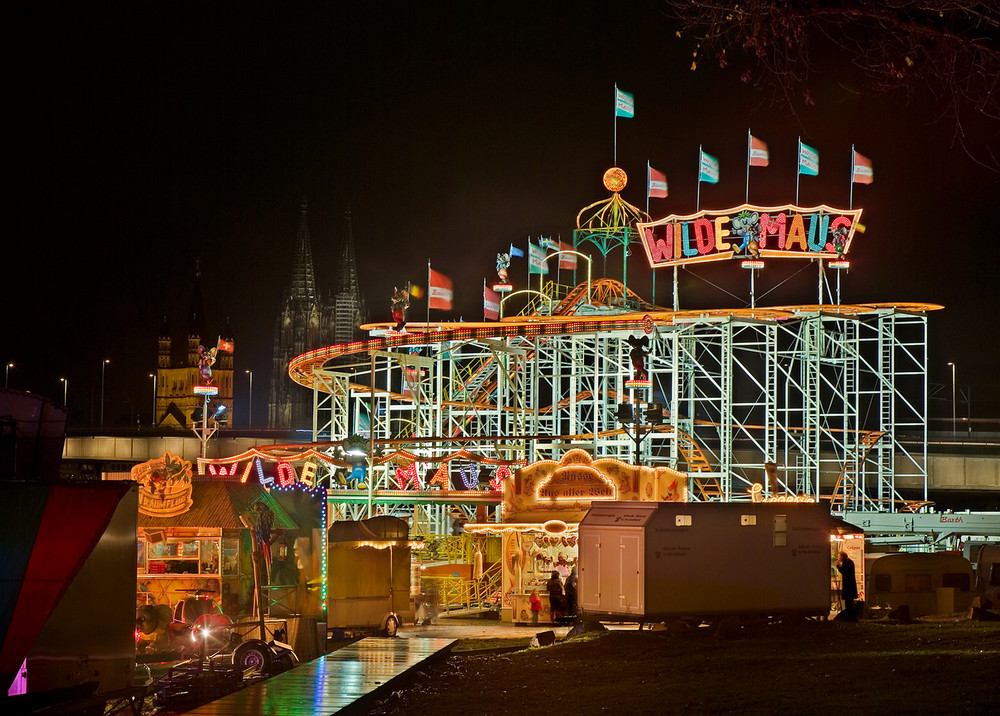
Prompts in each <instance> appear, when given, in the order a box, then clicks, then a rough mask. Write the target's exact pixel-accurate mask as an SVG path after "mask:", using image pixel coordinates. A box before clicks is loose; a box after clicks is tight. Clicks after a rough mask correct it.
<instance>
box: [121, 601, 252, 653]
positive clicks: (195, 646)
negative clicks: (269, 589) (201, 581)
mask: <svg viewBox="0 0 1000 716" xmlns="http://www.w3.org/2000/svg"><path fill="white" fill-rule="evenodd" d="M192 591H194V594H192V595H191V596H187V597H184V598H183V599H181V600H179V601H178V602H177V604H175V605H174V608H173V610H171V608H170V607H169V605H166V604H143V605H142V606H139V607H137V608H136V612H135V639H136V651H137V653H139V654H142V653H145V652H146V651H147V650H148V649H150V647H152V650H151V651H153V652H158V651H179V652H180V653H181V655H182V656H185V657H186V656H190V655H192V654H194V653H195V652H197V651H198V650H199V649H203V650H204V651H208V650H211V651H213V652H218V651H222V650H226V649H231V648H233V647H234V646H236V644H237V643H239V641H240V637H239V634H238V633H237V632H236V631H234V629H233V626H234V623H233V620H232V619H231V618H230V617H229V616H228V615H226V614H225V613H223V611H222V607H221V606H220V605H219V603H218V602H217V601H216V600H215V599H213V598H212V597H210V596H208V593H207V592H206V591H205V590H202V589H197V590H192Z"/></svg>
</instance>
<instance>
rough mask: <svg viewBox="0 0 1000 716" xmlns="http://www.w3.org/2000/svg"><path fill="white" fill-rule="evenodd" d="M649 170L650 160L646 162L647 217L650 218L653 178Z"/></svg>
mask: <svg viewBox="0 0 1000 716" xmlns="http://www.w3.org/2000/svg"><path fill="white" fill-rule="evenodd" d="M649 170H650V165H649V160H648V159H647V160H646V215H647V216H649V189H650V182H651V181H652V177H651V176H650V173H649Z"/></svg>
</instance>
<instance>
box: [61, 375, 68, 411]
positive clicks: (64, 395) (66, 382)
mask: <svg viewBox="0 0 1000 716" xmlns="http://www.w3.org/2000/svg"><path fill="white" fill-rule="evenodd" d="M59 382H61V383H62V384H63V407H64V408H65V407H66V395H67V393H68V392H69V381H68V380H66V379H65V378H60V379H59Z"/></svg>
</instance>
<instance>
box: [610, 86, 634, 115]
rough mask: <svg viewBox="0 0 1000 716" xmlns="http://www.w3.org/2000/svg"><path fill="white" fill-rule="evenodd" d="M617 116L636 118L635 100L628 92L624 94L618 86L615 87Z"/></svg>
mask: <svg viewBox="0 0 1000 716" xmlns="http://www.w3.org/2000/svg"><path fill="white" fill-rule="evenodd" d="M615 116H616V117H634V116H635V100H634V99H633V97H632V95H630V94H629V93H628V92H622V91H621V90H620V89H618V85H615Z"/></svg>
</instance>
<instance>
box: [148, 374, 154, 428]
mask: <svg viewBox="0 0 1000 716" xmlns="http://www.w3.org/2000/svg"><path fill="white" fill-rule="evenodd" d="M149 377H150V378H152V379H153V427H154V428H155V427H156V373H150V374H149Z"/></svg>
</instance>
